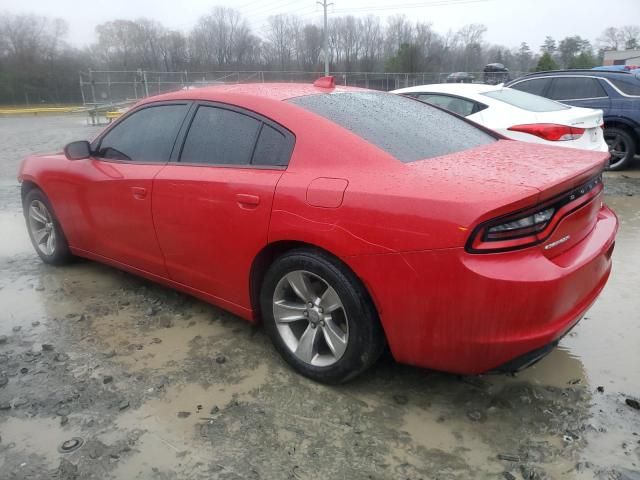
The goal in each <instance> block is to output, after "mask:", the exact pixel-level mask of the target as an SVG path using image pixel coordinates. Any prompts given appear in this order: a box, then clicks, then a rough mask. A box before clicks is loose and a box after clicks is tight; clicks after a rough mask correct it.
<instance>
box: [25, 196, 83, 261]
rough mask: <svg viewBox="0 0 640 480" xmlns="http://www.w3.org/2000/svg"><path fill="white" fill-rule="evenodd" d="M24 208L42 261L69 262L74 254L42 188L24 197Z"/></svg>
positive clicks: (29, 230) (34, 245) (30, 236)
mask: <svg viewBox="0 0 640 480" xmlns="http://www.w3.org/2000/svg"><path fill="white" fill-rule="evenodd" d="M22 210H23V212H24V218H25V221H26V223H27V231H28V232H29V238H30V239H31V243H32V245H33V248H35V250H36V253H37V254H38V255H39V256H40V258H41V259H42V261H43V262H45V263H48V264H51V265H63V264H65V263H68V262H69V261H70V260H71V258H72V255H71V252H70V251H69V244H68V243H67V238H66V237H65V236H64V232H63V231H62V227H61V226H60V223H59V222H58V219H57V218H56V216H55V214H54V213H53V208H51V203H50V202H49V199H48V198H47V197H46V195H45V194H44V193H43V192H42V190H40V189H38V188H34V189H33V190H31V191H29V193H27V195H25V197H24V199H23V202H22Z"/></svg>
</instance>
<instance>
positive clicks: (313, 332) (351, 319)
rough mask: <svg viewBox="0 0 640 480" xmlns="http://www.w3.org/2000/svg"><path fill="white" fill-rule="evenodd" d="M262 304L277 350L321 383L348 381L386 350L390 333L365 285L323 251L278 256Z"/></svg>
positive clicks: (301, 251) (287, 360) (264, 316)
mask: <svg viewBox="0 0 640 480" xmlns="http://www.w3.org/2000/svg"><path fill="white" fill-rule="evenodd" d="M260 306H261V311H262V318H263V321H264V325H265V330H266V332H267V334H268V335H269V337H270V338H271V341H272V342H273V344H274V346H275V348H276V350H277V351H278V352H279V353H280V355H281V356H282V357H283V358H284V360H285V361H286V362H287V363H288V364H289V365H291V366H292V367H293V368H294V369H295V370H296V371H298V372H299V373H301V374H302V375H304V376H306V377H308V378H310V379H312V380H315V381H317V382H321V383H329V384H336V383H343V382H346V381H347V380H350V379H352V378H354V377H356V376H357V375H359V374H360V373H362V372H363V371H365V370H366V369H367V368H368V367H370V366H371V365H372V364H373V363H374V362H375V361H376V360H377V359H378V357H379V356H380V354H381V353H382V351H383V349H384V345H385V339H384V333H383V331H382V327H381V326H380V321H379V320H378V315H377V312H376V310H375V308H374V306H373V304H372V302H371V299H370V298H369V295H368V294H367V292H366V291H365V289H364V287H363V286H362V284H361V283H360V281H359V280H358V279H357V277H356V276H355V275H354V274H353V273H352V272H351V271H350V270H349V269H348V268H347V267H346V266H345V265H344V264H342V263H341V262H340V261H339V260H337V259H336V258H334V257H332V256H331V255H329V254H326V253H324V252H322V251H319V250H314V249H310V248H309V249H308V248H302V249H296V250H292V251H290V252H288V253H285V254H284V255H282V256H281V257H279V258H278V259H276V260H275V261H274V262H273V264H272V265H271V266H270V267H269V269H268V270H267V273H266V275H265V278H264V281H263V284H262V289H261V292H260Z"/></svg>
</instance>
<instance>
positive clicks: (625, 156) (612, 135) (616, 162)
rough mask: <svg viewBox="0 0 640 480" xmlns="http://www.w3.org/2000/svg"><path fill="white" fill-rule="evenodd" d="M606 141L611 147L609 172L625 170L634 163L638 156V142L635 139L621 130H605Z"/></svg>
mask: <svg viewBox="0 0 640 480" xmlns="http://www.w3.org/2000/svg"><path fill="white" fill-rule="evenodd" d="M604 139H605V141H606V142H607V145H608V146H609V153H610V154H611V159H610V160H609V166H608V167H607V169H608V170H613V171H615V170H624V169H625V168H627V167H628V166H629V164H630V163H631V162H632V161H633V156H634V155H635V154H636V142H635V141H634V139H633V137H632V136H631V135H630V134H629V132H627V131H626V130H623V129H621V128H613V127H611V128H605V129H604Z"/></svg>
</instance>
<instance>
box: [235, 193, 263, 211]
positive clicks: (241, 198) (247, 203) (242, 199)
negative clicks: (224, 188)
mask: <svg viewBox="0 0 640 480" xmlns="http://www.w3.org/2000/svg"><path fill="white" fill-rule="evenodd" d="M236 202H238V205H240V208H252V207H257V206H258V205H259V204H260V197H259V196H257V195H249V194H247V193H236Z"/></svg>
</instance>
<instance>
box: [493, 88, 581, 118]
mask: <svg viewBox="0 0 640 480" xmlns="http://www.w3.org/2000/svg"><path fill="white" fill-rule="evenodd" d="M482 95H484V96H485V97H489V98H494V99H496V100H500V101H501V102H504V103H508V104H509V105H513V106H514V107H518V108H522V109H523V110H529V111H530V112H557V111H559V110H567V109H569V108H571V107H568V106H567V105H563V104H562V103H558V102H554V101H553V100H549V99H548V98H544V97H539V96H538V95H533V94H531V93H527V92H522V91H520V90H515V89H513V88H506V87H505V88H503V89H501V90H493V91H491V92H485V93H483V94H482Z"/></svg>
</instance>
